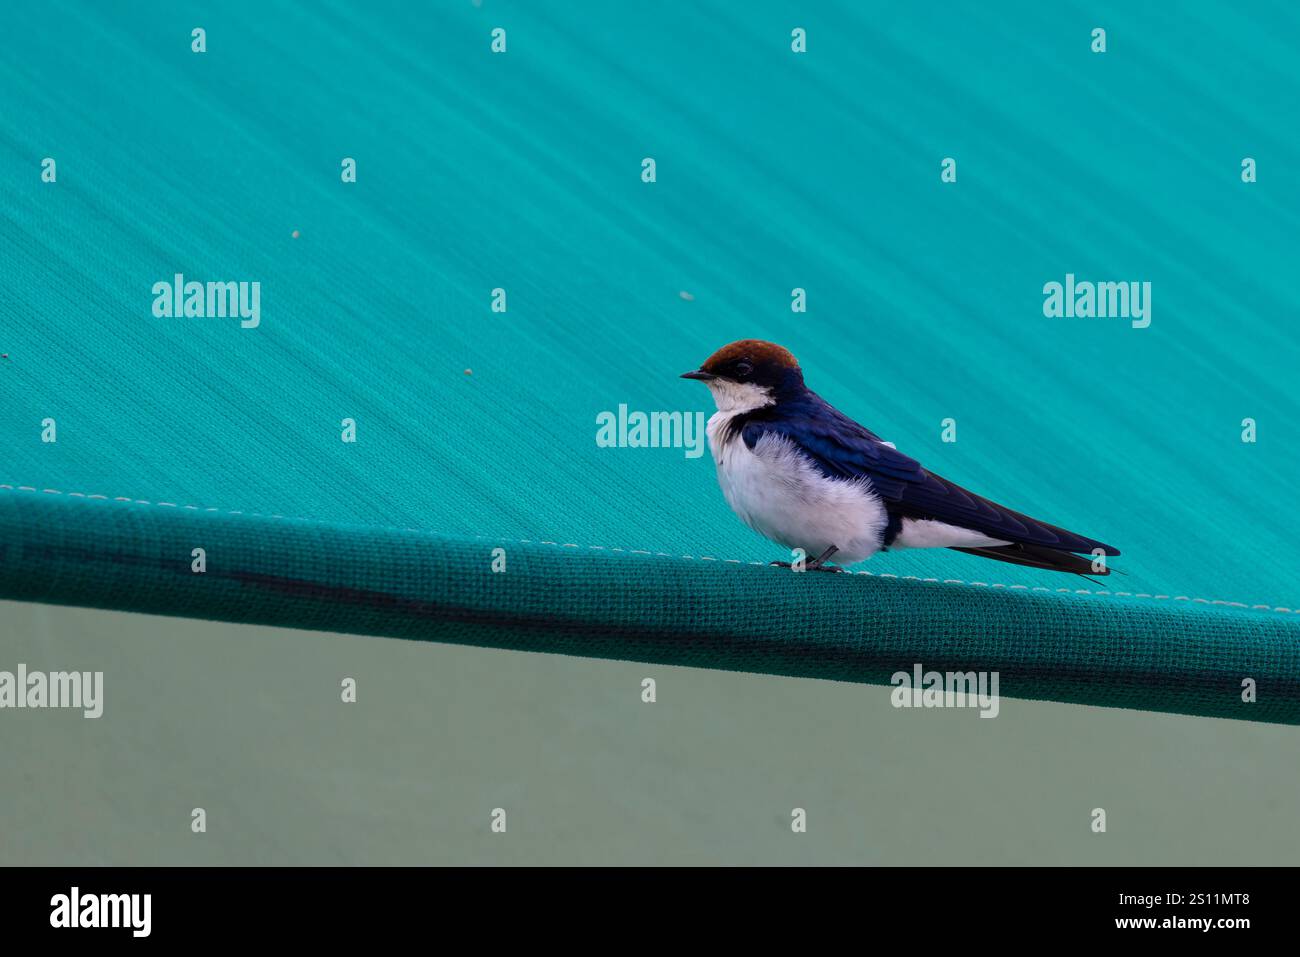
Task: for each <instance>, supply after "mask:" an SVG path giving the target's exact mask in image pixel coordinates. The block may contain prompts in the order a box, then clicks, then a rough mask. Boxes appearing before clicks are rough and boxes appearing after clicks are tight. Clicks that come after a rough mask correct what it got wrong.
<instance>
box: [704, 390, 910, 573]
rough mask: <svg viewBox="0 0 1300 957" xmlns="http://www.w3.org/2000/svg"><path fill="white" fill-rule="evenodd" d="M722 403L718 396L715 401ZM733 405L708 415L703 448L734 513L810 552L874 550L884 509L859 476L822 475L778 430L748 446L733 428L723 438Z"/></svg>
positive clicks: (856, 554) (843, 559)
mask: <svg viewBox="0 0 1300 957" xmlns="http://www.w3.org/2000/svg"><path fill="white" fill-rule="evenodd" d="M720 404H721V403H720ZM735 414H736V412H735V411H719V412H718V413H716V414H715V415H714V416H713V417H712V418H711V419H709V426H708V436H709V450H710V452H712V453H713V461H714V463H715V464H716V465H717V469H718V484H720V485H721V486H722V494H723V496H725V497H726V499H727V504H728V505H730V506H731V508H732V510H733V511H734V512H735V513H736V514H737V515H739V516H740V518H741V520H742V521H743V522H744V523H745V524H746V525H748V526H749V527H750V528H752V529H753V530H754V531H756V532H758V533H759V534H760V535H764V536H766V537H767V538H770V539H771V540H772V541H774V542H778V543H780V544H782V545H784V546H786V547H787V548H802V549H803V550H804V551H805V552H806V553H807V557H808V558H809V559H813V558H816V557H817V556H818V555H820V554H822V552H824V551H825V550H826V549H827V548H829V547H830V546H831V545H834V546H835V547H836V548H838V549H839V551H838V552H837V553H836V554H835V556H834V558H833V559H832V561H834V562H835V563H837V564H845V565H847V564H850V563H852V562H859V561H862V559H864V558H867V557H868V556H870V555H872V554H874V553H875V552H877V551H879V549H880V539H881V534H882V532H883V530H884V527H885V524H886V521H887V516H886V514H885V508H884V506H883V505H882V504H881V502H880V498H879V496H878V495H876V493H875V491H874V490H873V489H872V487H871V483H870V482H869V481H868V480H866V479H859V480H855V481H843V480H837V479H829V478H826V477H825V476H824V475H822V474H821V472H819V471H818V470H817V467H816V466H815V465H813V464H812V462H810V461H809V459H808V458H807V456H805V455H804V454H803V453H802V452H800V451H799V449H798V447H797V446H796V445H795V444H794V443H793V442H791V441H790V440H789V439H787V438H785V437H784V436H780V435H775V434H772V433H769V434H767V435H765V436H763V437H762V438H761V439H759V440H758V442H757V443H755V445H754V448H753V449H752V450H751V449H750V448H749V447H748V446H746V445H745V441H744V439H743V438H741V437H740V436H739V435H737V436H734V437H733V438H732V439H731V440H730V441H729V442H726V443H725V444H723V442H722V435H723V432H724V431H725V426H726V424H727V423H728V422H729V421H730V420H731V418H732V416H733V415H735Z"/></svg>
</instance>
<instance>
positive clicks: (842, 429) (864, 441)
mask: <svg viewBox="0 0 1300 957" xmlns="http://www.w3.org/2000/svg"><path fill="white" fill-rule="evenodd" d="M738 424H739V423H738ZM768 433H777V434H779V435H782V436H784V437H785V438H787V439H789V440H790V441H792V442H793V443H794V444H795V445H796V446H798V447H799V448H800V449H801V450H802V451H803V453H804V455H806V456H807V457H808V458H809V460H811V461H812V462H813V464H814V465H816V466H817V468H818V469H819V470H820V471H821V472H822V474H823V475H826V476H827V477H829V478H836V479H848V480H851V479H856V478H867V479H869V480H870V481H871V484H872V485H873V486H874V487H875V490H876V492H877V494H879V495H880V497H881V499H882V500H883V502H884V504H885V508H886V509H887V510H888V511H889V512H890V514H891V516H893V517H895V518H896V519H902V518H913V519H933V520H935V521H940V522H946V523H947V524H949V525H956V526H958V527H960V528H969V529H972V530H974V531H977V532H982V533H983V534H985V535H988V536H990V537H991V538H999V539H1002V540H1004V541H1007V542H1012V543H1016V544H1023V545H1040V546H1043V547H1045V548H1053V549H1059V550H1060V551H1066V552H1091V551H1093V549H1097V548H1100V549H1102V550H1103V552H1104V553H1105V554H1107V555H1118V554H1119V550H1118V549H1116V548H1113V547H1112V546H1110V545H1106V544H1103V543H1102V542H1098V541H1095V540H1093V539H1091V538H1085V537H1084V536H1082V535H1076V534H1075V533H1074V532H1070V531H1067V530H1065V529H1063V528H1058V527H1057V526H1055V525H1049V524H1047V523H1046V522H1040V521H1038V520H1037V519H1034V518H1030V517H1029V516H1028V515H1024V514H1022V513H1020V512H1016V511H1013V510H1011V509H1009V508H1006V507H1005V506H1002V505H999V504H997V503H996V502H992V501H990V500H989V499H986V498H984V497H983V496H981V495H976V494H975V493H974V492H969V491H967V490H966V489H964V488H962V487H961V486H960V485H956V484H954V483H953V482H949V481H948V480H947V479H945V478H941V477H940V476H938V475H935V474H934V473H933V472H931V471H929V470H927V469H925V468H923V467H922V466H921V463H920V462H918V461H916V459H913V458H910V457H908V456H906V455H904V454H903V453H902V452H899V451H898V450H897V449H894V448H891V447H890V446H888V445H885V444H884V442H882V441H881V440H880V437H879V436H877V435H876V434H875V433H874V432H872V431H871V430H869V429H866V428H863V427H862V426H861V425H859V424H858V423H856V422H854V421H853V420H852V419H850V418H849V417H848V416H846V415H844V414H843V413H842V412H840V411H838V410H837V409H836V408H835V407H834V406H832V405H830V404H829V403H828V402H826V401H825V400H823V399H822V398H820V397H819V396H817V395H815V394H813V393H808V400H807V401H806V402H800V403H798V404H796V405H793V406H792V405H788V404H785V403H783V404H782V407H781V410H780V411H779V412H778V411H776V410H775V409H773V408H767V409H760V410H757V411H756V412H755V413H752V414H751V415H749V416H748V417H746V421H745V422H744V423H743V424H741V425H740V434H741V437H742V438H743V439H744V442H745V445H746V446H748V447H749V448H751V449H752V448H753V447H754V445H755V444H756V443H757V442H758V440H759V439H761V438H762V437H763V436H764V435H766V434H768Z"/></svg>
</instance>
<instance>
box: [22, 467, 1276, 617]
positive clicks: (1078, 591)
mask: <svg viewBox="0 0 1300 957" xmlns="http://www.w3.org/2000/svg"><path fill="white" fill-rule="evenodd" d="M0 489H7V490H9V491H11V492H13V491H18V492H36V491H38V489H36V488H35V487H34V486H31V485H18V486H14V485H5V484H2V483H0ZM39 491H40V492H42V493H44V494H46V495H65V494H66V495H67V496H69V497H70V498H74V497H75V498H86V499H100V500H104V501H106V500H107V499H108V496H107V495H95V494H86V493H84V492H66V493H65V492H63V491H61V490H59V489H56V488H46V489H39ZM114 501H117V502H133V503H135V504H137V505H154V506H155V507H157V506H165V507H169V508H177V507H179V508H188V509H194V510H198V509H199V506H197V505H181V506H177V505H176V504H175V503H174V502H150V501H147V500H146V499H142V498H134V499H133V498H130V497H129V496H124V495H119V496H117V497H116V498H115V499H114ZM204 511H208V512H221V511H224V512H225V513H226V514H227V515H244V516H247V517H249V518H275V519H281V520H286V519H285V516H283V515H269V516H268V515H263V514H262V513H261V512H242V511H236V510H233V509H219V508H213V507H211V506H209V507H208V508H206V509H204ZM287 520H288V521H299V522H311V521H316V519H309V518H297V519H293V518H291V519H287ZM328 524H331V525H341V526H344V527H351V528H394V527H395V526H392V525H363V524H360V523H357V522H329V523H328ZM403 531H408V532H431V531H432V530H431V529H423V528H406V529H403ZM434 534H436V533H434ZM475 538H477V539H480V540H483V541H503V540H504V541H514V542H515V543H516V544H519V545H533V544H540V545H553V546H555V547H556V548H581V547H582V546H581V545H577V544H574V543H572V542H565V543H564V544H560V543H559V542H550V541H540V542H533V541H532V540H531V539H527V538H518V539H500V538H493V537H491V536H486V535H476V536H475ZM587 548H589V549H593V550H599V551H606V550H608V551H611V552H622V551H628V552H629V553H630V554H633V555H650V554H654V555H658V556H660V557H661V558H673V557H674V556H672V555H669V554H667V553H666V552H653V553H652V552H648V551H645V550H644V549H639V548H634V549H623V548H618V547H616V546H609V547H608V549H606V546H604V545H588V546H587ZM681 557H682V558H685V559H691V560H694V559H695V556H694V555H682V556H681ZM699 560H700V561H705V562H716V561H723V562H728V563H730V564H734V565H743V564H749V565H759V566H761V567H770V566H768V565H767V564H766V563H765V562H756V561H751V562H744V561H742V560H741V559H739V558H723V559H717V558H713V557H712V556H710V555H702V556H700V558H699ZM850 574H853V575H869V576H871V577H873V578H903V579H906V580H910V581H925V582H935V583H938V582H939V579H937V578H919V577H917V576H916V575H901V576H900V575H895V574H892V573H890V572H868V571H858V572H850ZM943 584H945V585H965V586H967V587H969V588H1014V589H1028V590H1032V591H1046V592H1050V591H1052V589H1051V588H1045V587H1043V586H1042V585H1034V586H1033V587H1032V589H1031V587H1030V586H1029V585H1004V584H1001V583H994V584H989V583H988V582H974V581H973V582H968V581H964V580H962V579H960V578H945V579H943ZM1055 590H1056V591H1057V592H1064V593H1065V594H1067V595H1068V594H1075V595H1093V596H1098V597H1100V596H1106V597H1115V598H1144V599H1146V600H1148V601H1161V600H1168V598H1169V596H1168V595H1151V594H1147V593H1145V592H1140V593H1138V594H1133V593H1132V592H1126V591H1116V592H1112V591H1109V590H1104V589H1103V590H1097V591H1093V590H1090V589H1087V588H1057V589H1055ZM1173 600H1174V601H1190V602H1198V603H1200V604H1203V605H1223V606H1226V607H1229V608H1248V609H1252V610H1254V611H1273V612H1279V613H1281V614H1288V615H1300V607H1297V608H1294V609H1293V608H1288V607H1285V606H1282V605H1276V606H1275V605H1248V604H1246V603H1245V602H1240V601H1225V600H1223V599H1219V598H1214V599H1211V598H1189V597H1188V596H1187V595H1176V596H1174V599H1173Z"/></svg>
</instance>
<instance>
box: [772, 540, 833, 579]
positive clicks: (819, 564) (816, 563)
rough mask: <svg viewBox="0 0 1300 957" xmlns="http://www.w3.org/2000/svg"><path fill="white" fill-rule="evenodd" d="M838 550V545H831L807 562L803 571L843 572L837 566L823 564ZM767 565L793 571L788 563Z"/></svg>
mask: <svg viewBox="0 0 1300 957" xmlns="http://www.w3.org/2000/svg"><path fill="white" fill-rule="evenodd" d="M839 550H840V549H839V546H838V545H832V546H831V547H830V548H828V549H826V551H824V552H822V553H821V554H820V555H818V556H817V557H816V558H814V559H813V560H812V561H810V562H807V563H806V564H805V565H804V570H805V571H810V572H842V571H844V569H842V568H839V567H838V566H835V565H827V564H825V563H826V561H827V560H828V559H829V558H830V557H831V556H832V555H834V554H835V553H836V552H838V551H839ZM768 564H769V565H775V566H776V567H777V568H790V569H793V568H794V566H793V565H792V564H790V563H789V562H768Z"/></svg>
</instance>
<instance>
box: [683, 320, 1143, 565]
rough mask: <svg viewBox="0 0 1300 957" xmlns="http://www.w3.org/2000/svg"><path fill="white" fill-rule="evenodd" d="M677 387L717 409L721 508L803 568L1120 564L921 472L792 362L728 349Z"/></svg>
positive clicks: (714, 435) (775, 353) (758, 348)
mask: <svg viewBox="0 0 1300 957" xmlns="http://www.w3.org/2000/svg"><path fill="white" fill-rule="evenodd" d="M682 378H684V379H699V380H700V381H702V382H704V383H705V384H706V385H707V386H708V387H709V391H710V392H712V393H713V399H714V402H715V403H716V404H717V406H718V411H717V412H716V413H715V414H714V415H713V417H712V418H710V419H709V425H708V437H709V451H710V452H712V454H713V460H714V462H715V463H716V465H717V468H718V483H719V484H720V485H721V486H722V494H723V495H724V496H725V497H726V499H727V504H728V505H730V506H731V508H732V510H733V511H734V512H735V513H736V514H737V515H739V516H740V518H741V520H742V521H743V522H744V523H745V524H746V525H748V526H749V527H750V528H752V529H754V531H756V532H758V533H759V534H760V535H764V536H766V537H767V538H770V539H771V540H772V541H774V542H778V543H779V544H781V545H784V546H785V547H787V548H800V549H803V551H804V553H805V554H806V555H808V556H810V557H811V556H816V557H815V558H811V559H810V560H809V561H808V562H807V567H808V568H809V569H822V570H828V571H829V570H834V569H833V568H832V567H831V566H829V565H826V564H825V563H826V562H827V561H829V560H830V559H831V558H832V557H834V559H835V562H836V563H837V564H839V565H850V564H853V563H854V562H860V561H862V560H863V559H864V558H868V557H869V556H871V555H874V554H875V553H876V552H879V551H884V550H886V549H891V548H892V549H897V548H952V549H956V550H957V551H960V552H967V553H969V554H972V555H980V556H983V557H985V558H994V559H997V560H998V561H1003V562H1011V563H1012V564H1015V565H1028V566H1030V567H1032V568H1046V569H1051V570H1053V571H1062V572H1074V573H1075V574H1080V575H1088V574H1095V575H1108V574H1110V569H1109V568H1108V567H1106V564H1105V562H1104V560H1103V561H1098V560H1097V556H1098V555H1118V554H1119V551H1118V550H1117V549H1115V548H1112V547H1111V546H1109V545H1105V544H1103V543H1101V542H1098V541H1094V540H1093V539H1091V538H1085V537H1083V536H1082V535H1076V534H1075V533H1074V532H1067V531H1066V530H1065V529H1063V528H1057V527H1056V526H1055V525H1048V524H1047V523H1046V522H1040V521H1038V520H1037V519H1033V518H1030V517H1029V516H1028V515H1022V514H1021V513H1019V512H1013V511H1012V510H1011V509H1009V508H1005V507H1003V506H1001V505H998V504H996V503H995V502H991V501H989V500H988V499H986V498H983V497H981V496H979V495H976V494H974V493H973V492H968V491H966V490H965V489H964V488H961V487H960V486H958V485H954V484H953V483H952V482H949V481H948V480H947V479H943V478H940V477H939V476H937V475H935V474H934V473H933V472H930V471H928V470H927V469H924V468H922V467H921V464H920V463H919V462H917V461H916V460H915V459H911V458H908V457H907V456H906V455H904V454H903V453H902V452H899V451H897V450H896V449H895V448H894V447H893V446H892V445H887V444H885V442H883V441H882V440H881V439H880V437H879V436H877V435H876V434H875V433H874V432H872V431H871V430H870V429H866V428H863V427H862V426H861V425H859V424H858V423H857V422H854V421H853V420H852V419H850V418H849V417H848V416H846V415H844V414H843V413H842V412H840V411H839V410H838V409H836V408H835V407H834V406H832V405H831V404H830V403H828V402H827V401H826V400H824V399H823V398H821V396H819V395H817V394H816V393H815V392H813V391H812V390H811V389H809V388H808V387H807V386H805V385H804V383H803V371H802V370H801V369H800V368H799V363H798V362H797V361H795V357H794V356H792V355H791V354H790V353H789V352H788V351H787V350H785V349H783V348H781V347H780V346H778V345H774V344H773V343H770V342H763V341H761V340H759V339H742V340H741V341H739V342H733V343H731V344H730V345H727V346H723V347H722V348H721V349H719V350H718V351H717V352H715V353H714V354H713V355H712V356H710V357H709V359H708V361H707V362H705V363H704V365H702V366H701V367H700V368H699V369H697V370H696V371H694V372H687V373H684V374H683V376H682ZM1078 552H1082V553H1086V555H1087V557H1084V556H1082V555H1079V554H1076V553H1078ZM773 564H781V565H785V564H787V563H785V562H774V563H773Z"/></svg>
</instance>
